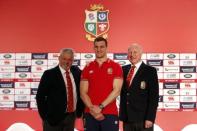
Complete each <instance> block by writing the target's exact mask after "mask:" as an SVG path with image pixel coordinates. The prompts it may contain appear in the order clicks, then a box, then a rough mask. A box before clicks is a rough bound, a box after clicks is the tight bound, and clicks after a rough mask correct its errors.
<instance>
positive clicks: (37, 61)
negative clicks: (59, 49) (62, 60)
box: [0, 53, 197, 111]
mask: <svg viewBox="0 0 197 131" xmlns="http://www.w3.org/2000/svg"><path fill="white" fill-rule="evenodd" d="M58 55H59V54H58V53H0V110H2V109H17V110H30V109H36V108H37V107H36V101H35V95H36V93H37V88H38V84H39V81H40V78H41V76H42V74H43V72H44V71H45V70H47V69H50V68H52V67H55V66H57V65H58ZM107 56H108V57H109V58H110V59H113V60H115V61H116V62H117V63H119V64H120V65H126V64H129V61H128V60H127V54H126V53H108V54H107ZM196 58H197V55H196V53H144V54H143V55H142V59H143V61H144V62H145V63H146V64H148V65H150V66H153V67H155V68H156V69H157V74H158V78H159V96H160V97H159V106H158V111H197V109H196V104H197V94H196V92H197V71H196V67H197V59H196ZM94 59H95V55H94V53H76V54H75V61H74V63H73V64H74V65H78V66H79V67H80V68H81V69H83V68H84V66H85V65H86V64H87V63H89V62H90V61H92V60H94ZM142 84H143V83H142ZM117 101H119V99H117Z"/></svg>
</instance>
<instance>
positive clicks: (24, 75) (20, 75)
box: [19, 73, 27, 78]
mask: <svg viewBox="0 0 197 131" xmlns="http://www.w3.org/2000/svg"><path fill="white" fill-rule="evenodd" d="M19 77H21V78H25V77H27V74H25V73H21V74H19Z"/></svg>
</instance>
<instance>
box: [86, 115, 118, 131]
mask: <svg viewBox="0 0 197 131" xmlns="http://www.w3.org/2000/svg"><path fill="white" fill-rule="evenodd" d="M104 116H105V119H104V120H101V121H98V120H96V119H94V117H93V116H92V115H90V114H89V113H86V114H85V116H84V117H85V122H84V123H85V128H84V131H118V130H119V120H118V116H116V115H106V114H105V115H104Z"/></svg>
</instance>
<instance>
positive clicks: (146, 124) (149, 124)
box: [145, 120, 153, 128]
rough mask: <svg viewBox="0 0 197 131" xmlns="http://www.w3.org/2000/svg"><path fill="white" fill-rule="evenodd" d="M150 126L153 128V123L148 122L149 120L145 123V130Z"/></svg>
mask: <svg viewBox="0 0 197 131" xmlns="http://www.w3.org/2000/svg"><path fill="white" fill-rule="evenodd" d="M152 126H153V122H152V121H149V120H146V121H145V128H150V127H152Z"/></svg>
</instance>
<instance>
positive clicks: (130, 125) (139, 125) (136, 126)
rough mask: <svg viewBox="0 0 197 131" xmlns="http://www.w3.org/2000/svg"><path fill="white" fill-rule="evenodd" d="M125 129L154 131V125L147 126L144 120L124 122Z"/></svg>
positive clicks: (129, 130)
mask: <svg viewBox="0 0 197 131" xmlns="http://www.w3.org/2000/svg"><path fill="white" fill-rule="evenodd" d="M123 131H153V127H150V128H145V127H144V122H123Z"/></svg>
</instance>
